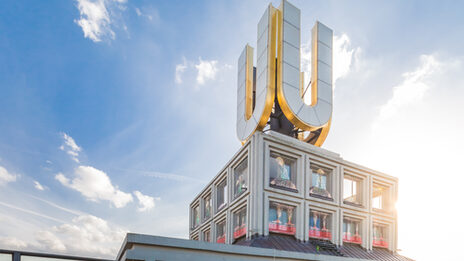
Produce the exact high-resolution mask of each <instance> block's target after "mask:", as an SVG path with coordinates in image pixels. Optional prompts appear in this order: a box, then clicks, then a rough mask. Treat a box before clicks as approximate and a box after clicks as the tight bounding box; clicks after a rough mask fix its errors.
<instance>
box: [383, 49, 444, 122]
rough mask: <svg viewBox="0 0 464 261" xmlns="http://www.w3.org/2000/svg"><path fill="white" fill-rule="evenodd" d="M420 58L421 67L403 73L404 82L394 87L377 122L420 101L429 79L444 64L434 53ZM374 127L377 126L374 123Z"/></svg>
mask: <svg viewBox="0 0 464 261" xmlns="http://www.w3.org/2000/svg"><path fill="white" fill-rule="evenodd" d="M420 60H421V64H420V65H419V67H417V68H416V69H415V70H414V71H412V72H407V73H405V74H403V77H404V80H403V82H402V83H401V84H399V85H397V86H395V87H393V96H392V98H391V99H390V100H389V101H388V102H387V103H386V104H384V105H383V106H382V107H381V108H380V114H379V118H378V120H377V122H376V124H378V122H379V121H384V120H386V119H387V118H390V117H392V116H393V115H394V114H395V113H397V111H398V110H400V109H401V108H402V107H404V106H407V105H408V104H410V103H414V102H417V101H420V100H421V99H422V98H423V96H424V94H425V93H426V92H427V90H428V89H429V88H430V85H429V83H428V79H429V78H430V76H431V75H434V74H435V73H437V72H438V71H439V70H440V68H441V66H442V65H441V63H440V62H438V61H437V60H436V59H435V57H434V56H433V55H422V56H421V57H420ZM374 127H376V126H375V125H374Z"/></svg>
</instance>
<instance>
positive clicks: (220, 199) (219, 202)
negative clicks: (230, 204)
mask: <svg viewBox="0 0 464 261" xmlns="http://www.w3.org/2000/svg"><path fill="white" fill-rule="evenodd" d="M226 204H227V180H224V181H222V182H221V183H219V185H217V187H216V209H217V210H220V209H221V208H223V207H224V206H225V205H226Z"/></svg>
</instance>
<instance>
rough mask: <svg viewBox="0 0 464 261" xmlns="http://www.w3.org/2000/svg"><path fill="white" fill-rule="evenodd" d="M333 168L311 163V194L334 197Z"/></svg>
mask: <svg viewBox="0 0 464 261" xmlns="http://www.w3.org/2000/svg"><path fill="white" fill-rule="evenodd" d="M332 172H333V170H332V169H328V168H324V167H320V166H318V165H315V164H311V188H310V189H309V193H310V195H319V196H322V197H326V198H332V194H331V193H330V192H331V188H332V187H331V184H332V183H331V182H332Z"/></svg>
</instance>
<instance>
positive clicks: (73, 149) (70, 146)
mask: <svg viewBox="0 0 464 261" xmlns="http://www.w3.org/2000/svg"><path fill="white" fill-rule="evenodd" d="M61 135H62V136H63V140H64V144H63V145H61V146H60V150H62V151H66V153H67V154H68V155H69V156H71V159H72V160H74V161H75V162H77V163H79V158H78V157H79V152H80V151H81V150H82V148H81V147H79V146H78V145H77V144H76V142H75V141H74V139H73V138H72V137H71V136H69V135H68V134H66V133H62V134H61Z"/></svg>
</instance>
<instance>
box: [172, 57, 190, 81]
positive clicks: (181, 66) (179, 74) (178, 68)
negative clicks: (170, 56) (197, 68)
mask: <svg viewBox="0 0 464 261" xmlns="http://www.w3.org/2000/svg"><path fill="white" fill-rule="evenodd" d="M182 59H183V63H181V64H178V65H176V79H175V81H176V83H177V84H181V83H182V74H183V73H184V71H185V69H187V66H188V64H187V59H185V57H182Z"/></svg>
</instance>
